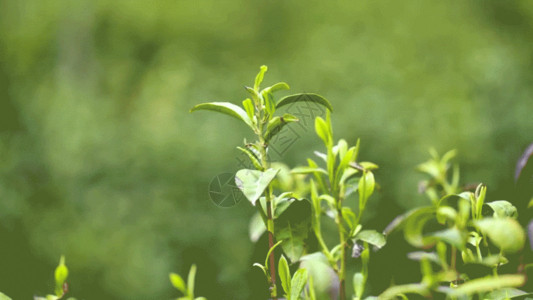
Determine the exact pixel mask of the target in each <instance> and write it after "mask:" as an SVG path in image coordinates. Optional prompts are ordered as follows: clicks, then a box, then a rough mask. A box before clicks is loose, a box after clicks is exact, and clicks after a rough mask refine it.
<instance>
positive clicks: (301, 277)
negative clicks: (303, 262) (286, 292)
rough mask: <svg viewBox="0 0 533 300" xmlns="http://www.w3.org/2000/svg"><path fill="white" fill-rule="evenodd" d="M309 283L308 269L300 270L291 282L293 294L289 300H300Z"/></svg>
mask: <svg viewBox="0 0 533 300" xmlns="http://www.w3.org/2000/svg"><path fill="white" fill-rule="evenodd" d="M306 283H307V270H306V269H299V270H298V271H296V273H294V276H293V277H292V280H291V294H290V297H289V300H298V299H300V295H301V294H302V291H303V289H304V287H305V284H306Z"/></svg>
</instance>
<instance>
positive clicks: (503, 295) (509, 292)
mask: <svg viewBox="0 0 533 300" xmlns="http://www.w3.org/2000/svg"><path fill="white" fill-rule="evenodd" d="M532 295H533V294H528V293H526V292H524V291H521V290H519V289H515V288H503V289H499V290H496V291H492V292H490V293H487V294H486V295H485V296H484V298H485V299H507V298H509V299H512V298H515V297H519V296H532Z"/></svg>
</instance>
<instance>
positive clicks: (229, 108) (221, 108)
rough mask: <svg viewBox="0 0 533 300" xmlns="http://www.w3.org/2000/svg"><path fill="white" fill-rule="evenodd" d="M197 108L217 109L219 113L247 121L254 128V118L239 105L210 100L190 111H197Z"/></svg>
mask: <svg viewBox="0 0 533 300" xmlns="http://www.w3.org/2000/svg"><path fill="white" fill-rule="evenodd" d="M197 110H211V111H216V112H219V113H223V114H226V115H228V116H232V117H234V118H236V119H238V120H241V121H243V122H244V123H246V124H247V125H248V126H250V128H253V124H252V119H250V118H249V117H248V114H247V113H246V111H244V110H243V109H242V108H240V107H239V106H237V105H235V104H233V103H229V102H210V103H202V104H198V105H196V106H194V107H193V108H192V109H191V110H190V112H195V111H197Z"/></svg>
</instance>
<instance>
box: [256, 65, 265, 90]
mask: <svg viewBox="0 0 533 300" xmlns="http://www.w3.org/2000/svg"><path fill="white" fill-rule="evenodd" d="M267 70H268V67H267V66H265V65H263V66H261V68H260V69H259V73H257V76H255V83H254V90H256V91H257V90H259V86H260V85H261V82H263V77H264V76H265V73H266V71H267Z"/></svg>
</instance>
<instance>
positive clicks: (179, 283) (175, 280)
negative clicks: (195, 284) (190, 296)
mask: <svg viewBox="0 0 533 300" xmlns="http://www.w3.org/2000/svg"><path fill="white" fill-rule="evenodd" d="M169 278H170V282H171V283H172V285H173V286H174V287H175V288H177V289H178V290H179V291H180V292H182V293H183V294H185V295H187V287H186V286H185V281H183V278H181V276H180V275H178V274H176V273H170V274H169Z"/></svg>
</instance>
